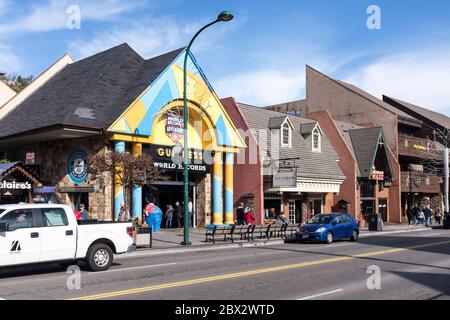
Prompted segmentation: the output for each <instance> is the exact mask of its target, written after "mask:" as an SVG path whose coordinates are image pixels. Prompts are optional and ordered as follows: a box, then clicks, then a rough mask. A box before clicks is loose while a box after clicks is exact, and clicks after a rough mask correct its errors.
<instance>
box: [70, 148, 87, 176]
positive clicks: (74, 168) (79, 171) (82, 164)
mask: <svg viewBox="0 0 450 320" xmlns="http://www.w3.org/2000/svg"><path fill="white" fill-rule="evenodd" d="M87 157H88V155H87V152H86V151H84V150H82V149H78V150H75V151H73V152H72V153H71V154H70V156H69V158H68V160H67V174H68V175H69V177H70V180H72V181H73V182H74V183H83V182H85V181H86V179H87V178H88V175H89V166H88V161H87Z"/></svg>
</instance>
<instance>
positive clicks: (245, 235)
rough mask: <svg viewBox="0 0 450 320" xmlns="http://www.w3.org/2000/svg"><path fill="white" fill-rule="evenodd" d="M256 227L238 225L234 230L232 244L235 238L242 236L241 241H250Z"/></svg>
mask: <svg viewBox="0 0 450 320" xmlns="http://www.w3.org/2000/svg"><path fill="white" fill-rule="evenodd" d="M253 227H254V226H252V225H236V226H235V227H234V230H233V234H232V235H231V242H234V240H235V238H234V237H235V236H236V237H238V236H240V240H245V239H247V240H250V237H249V235H250V233H251V231H252V229H253Z"/></svg>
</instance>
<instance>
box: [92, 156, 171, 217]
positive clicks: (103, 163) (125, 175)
mask: <svg viewBox="0 0 450 320" xmlns="http://www.w3.org/2000/svg"><path fill="white" fill-rule="evenodd" d="M104 172H110V173H111V176H112V177H114V176H115V177H116V179H117V182H118V183H119V184H120V185H122V186H123V188H124V200H125V201H124V203H125V211H126V212H129V211H128V209H129V207H130V205H129V203H130V199H129V197H128V194H129V193H130V191H131V189H132V188H133V187H142V186H143V185H145V184H147V183H148V182H149V181H154V180H165V179H166V177H165V176H164V175H163V174H162V173H161V172H160V171H159V170H158V168H156V167H155V165H154V163H153V160H152V158H151V157H150V156H148V155H145V154H142V155H138V156H133V155H132V154H130V153H129V152H116V151H112V152H109V153H98V154H96V155H94V156H93V157H91V159H89V173H90V174H91V179H92V180H96V179H99V178H100V177H101V175H102V174H103V173H104Z"/></svg>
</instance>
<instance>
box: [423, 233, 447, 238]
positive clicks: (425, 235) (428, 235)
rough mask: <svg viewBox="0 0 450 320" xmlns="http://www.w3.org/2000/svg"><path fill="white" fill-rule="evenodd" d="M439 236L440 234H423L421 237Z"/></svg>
mask: <svg viewBox="0 0 450 320" xmlns="http://www.w3.org/2000/svg"><path fill="white" fill-rule="evenodd" d="M440 234H442V232H439V233H431V234H424V235H423V236H422V237H431V236H438V235H440Z"/></svg>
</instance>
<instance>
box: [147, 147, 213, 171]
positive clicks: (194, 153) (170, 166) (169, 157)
mask: <svg viewBox="0 0 450 320" xmlns="http://www.w3.org/2000/svg"><path fill="white" fill-rule="evenodd" d="M144 151H145V152H146V153H148V154H149V155H150V156H151V157H152V159H153V163H154V165H155V167H158V168H160V169H162V170H169V171H182V170H183V169H184V164H183V163H179V162H178V161H174V160H175V159H178V158H180V157H181V159H182V158H183V153H181V155H180V157H177V156H176V155H175V154H174V147H169V146H159V145H151V146H150V147H149V148H148V149H145V150H144ZM189 161H190V164H189V171H193V172H204V173H209V172H211V163H212V155H211V152H205V151H203V150H190V151H189Z"/></svg>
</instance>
